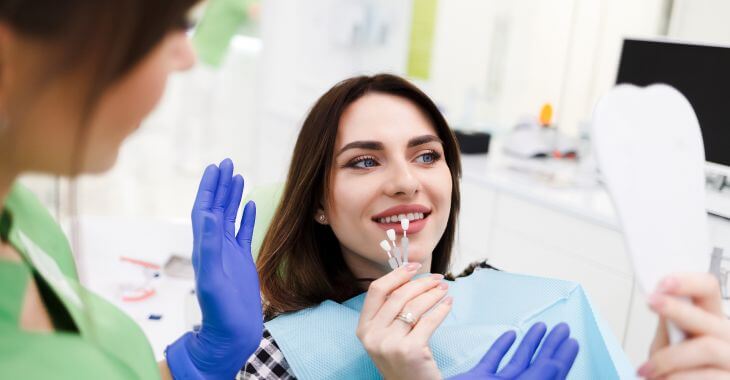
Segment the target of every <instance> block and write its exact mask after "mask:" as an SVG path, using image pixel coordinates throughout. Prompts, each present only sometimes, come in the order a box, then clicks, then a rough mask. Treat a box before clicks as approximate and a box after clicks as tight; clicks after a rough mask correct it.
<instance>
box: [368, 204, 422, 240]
mask: <svg viewBox="0 0 730 380" xmlns="http://www.w3.org/2000/svg"><path fill="white" fill-rule="evenodd" d="M429 215H431V208H429V207H426V206H423V205H420V204H407V205H398V206H394V207H390V208H388V209H387V210H385V211H382V212H380V213H378V214H376V215H374V216H373V217H372V218H371V220H372V221H373V222H374V223H375V224H376V225H377V226H378V227H379V228H381V229H382V230H383V231H387V230H389V229H394V230H395V232H396V233H397V234H399V235H400V234H402V233H403V227H402V226H401V220H402V219H408V221H409V225H408V234H409V235H410V234H416V233H418V232H419V231H421V230H422V229H423V228H424V227H425V226H426V223H428V217H429Z"/></svg>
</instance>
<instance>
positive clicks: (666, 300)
mask: <svg viewBox="0 0 730 380" xmlns="http://www.w3.org/2000/svg"><path fill="white" fill-rule="evenodd" d="M649 305H650V307H651V309H652V310H654V311H655V312H656V313H657V314H659V315H660V316H662V317H664V318H666V319H667V320H669V321H672V322H674V323H675V324H676V325H677V327H679V328H680V329H681V330H683V331H685V332H687V333H690V334H693V335H713V336H716V337H719V338H721V339H724V340H726V341H730V326H728V321H727V319H725V318H722V317H718V316H717V315H715V314H712V313H710V312H707V311H705V310H703V309H701V308H699V307H697V306H695V305H693V304H691V303H690V302H686V301H683V300H681V299H677V298H675V297H673V296H667V295H663V294H657V293H655V294H653V295H652V296H651V297H650V299H649Z"/></svg>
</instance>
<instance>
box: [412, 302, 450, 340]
mask: <svg viewBox="0 0 730 380" xmlns="http://www.w3.org/2000/svg"><path fill="white" fill-rule="evenodd" d="M453 302H454V299H453V298H451V296H447V297H446V298H444V300H443V301H441V302H439V304H438V305H436V307H434V308H433V309H432V310H431V312H429V313H426V314H425V315H424V316H423V317H421V319H419V320H418V322H417V323H416V325H415V326H413V330H411V332H410V333H409V334H408V337H409V338H410V339H413V340H414V342H415V343H416V344H419V345H421V346H423V347H426V346H427V345H428V340H429V339H431V335H433V332H434V331H436V329H437V328H438V327H439V326H440V325H441V322H443V321H444V319H445V318H446V316H447V315H449V311H451V305H452V303H453Z"/></svg>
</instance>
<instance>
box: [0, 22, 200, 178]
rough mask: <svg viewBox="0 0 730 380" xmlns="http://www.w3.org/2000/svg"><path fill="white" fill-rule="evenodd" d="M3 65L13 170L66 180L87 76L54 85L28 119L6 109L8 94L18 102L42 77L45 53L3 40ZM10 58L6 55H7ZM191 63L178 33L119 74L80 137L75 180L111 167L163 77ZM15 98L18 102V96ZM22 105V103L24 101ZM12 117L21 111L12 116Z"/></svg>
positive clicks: (35, 100)
mask: <svg viewBox="0 0 730 380" xmlns="http://www.w3.org/2000/svg"><path fill="white" fill-rule="evenodd" d="M3 47H4V48H8V49H10V50H11V51H9V52H8V59H9V60H10V62H6V65H5V67H3V69H4V70H3V73H2V74H3V78H4V79H7V80H6V81H4V82H5V83H4V87H3V89H2V90H3V95H5V96H4V98H3V99H2V100H3V104H2V106H3V107H2V109H3V112H5V113H6V114H5V115H4V116H5V117H6V118H7V119H8V120H9V123H8V124H9V127H10V129H9V130H8V131H7V133H8V134H9V136H10V138H11V139H12V144H13V145H14V146H13V151H14V152H15V153H14V157H12V160H13V162H15V163H16V164H17V165H18V166H19V167H18V168H17V169H18V170H20V171H28V170H33V171H41V172H48V173H54V174H62V175H67V174H76V173H73V172H72V171H73V160H74V159H75V158H76V156H77V155H78V154H79V149H81V147H79V146H78V137H77V136H78V135H77V134H78V132H79V128H82V115H83V107H82V104H83V103H84V94H83V91H82V90H81V89H82V88H83V84H84V83H87V82H88V70H86V69H78V70H75V71H72V72H69V73H64V74H62V75H60V76H58V77H54V78H53V80H52V81H50V82H49V83H46V84H41V87H39V89H38V92H37V93H33V96H32V100H31V103H30V104H31V106H32V109H33V111H32V112H26V111H25V110H24V109H23V108H21V107H15V105H14V104H13V101H14V100H15V99H14V94H22V93H23V91H24V88H26V87H27V86H28V85H29V84H30V83H33V78H34V77H37V76H38V72H42V70H44V67H43V66H44V65H43V63H44V59H45V58H44V49H45V48H46V46H44V45H43V44H40V43H37V42H35V41H32V40H24V39H23V38H22V37H18V36H15V38H9V37H7V33H6V34H5V36H4V37H3ZM11 53H14V54H13V55H10V54H11ZM194 62H195V55H194V53H193V51H192V48H191V46H190V43H189V41H188V38H187V36H186V35H185V33H184V32H183V31H182V30H179V31H171V32H169V33H168V34H167V35H166V36H165V37H164V38H163V39H162V40H161V41H160V42H159V43H158V44H157V45H156V46H155V47H154V48H153V49H152V50H151V51H150V52H149V53H147V55H146V56H145V57H143V58H142V60H141V61H140V62H138V63H137V64H136V65H135V66H133V67H132V68H131V69H130V70H129V71H128V72H127V73H126V74H124V75H123V76H122V77H121V78H119V79H118V80H116V81H115V82H114V83H112V85H111V86H110V87H108V88H106V89H105V90H104V92H103V93H102V94H101V96H100V97H99V99H98V101H97V102H96V105H95V107H94V108H93V109H92V110H91V113H90V114H89V119H88V121H87V122H86V124H85V130H84V131H83V132H82V133H83V135H84V136H85V137H84V138H85V145H84V149H85V151H84V156H83V157H84V161H83V162H82V163H81V164H82V167H81V172H84V173H96V172H102V171H104V170H107V169H109V168H110V167H111V166H112V165H113V164H114V162H115V161H116V157H117V154H118V152H119V148H120V145H121V143H122V141H123V140H124V139H125V138H126V137H128V136H129V135H130V134H131V133H132V132H133V131H135V130H136V129H137V128H138V126H139V124H140V123H141V122H142V120H143V119H144V118H145V117H146V116H147V115H148V114H149V113H150V112H151V111H152V110H153V108H154V107H155V105H156V104H157V102H158V101H159V99H160V97H161V96H162V94H163V90H164V88H165V83H166V81H167V77H168V75H169V74H170V73H172V72H174V71H178V70H185V69H188V68H190V67H191V66H192V65H193V63H194ZM18 98H22V96H18ZM26 101H27V99H26ZM16 109H21V111H19V112H20V113H19V114H15V113H14V111H15V110H16Z"/></svg>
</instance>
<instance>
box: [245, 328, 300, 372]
mask: <svg viewBox="0 0 730 380" xmlns="http://www.w3.org/2000/svg"><path fill="white" fill-rule="evenodd" d="M236 379H239V380H240V379H266V380H279V379H282V380H283V379H286V380H296V377H295V376H294V373H293V372H292V371H291V369H290V368H289V364H288V363H287V362H286V359H285V358H284V354H283V353H282V352H281V350H280V349H279V346H277V345H276V341H274V337H272V336H271V334H270V333H269V330H266V329H264V336H263V338H262V339H261V343H259V348H257V349H256V352H254V353H253V355H251V357H250V358H248V361H247V362H246V365H245V366H244V367H243V368H241V371H240V372H239V373H238V376H237V377H236Z"/></svg>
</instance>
